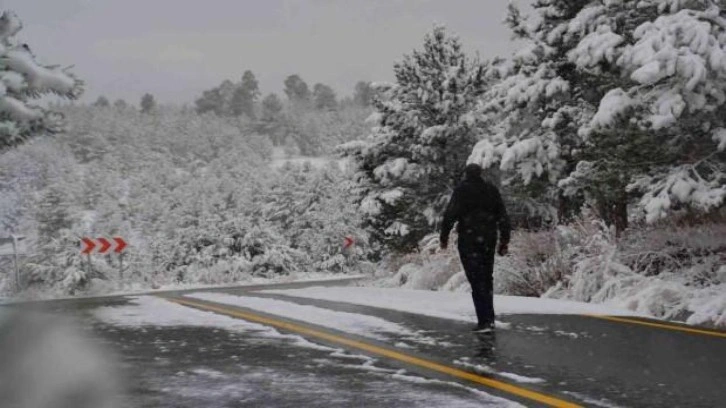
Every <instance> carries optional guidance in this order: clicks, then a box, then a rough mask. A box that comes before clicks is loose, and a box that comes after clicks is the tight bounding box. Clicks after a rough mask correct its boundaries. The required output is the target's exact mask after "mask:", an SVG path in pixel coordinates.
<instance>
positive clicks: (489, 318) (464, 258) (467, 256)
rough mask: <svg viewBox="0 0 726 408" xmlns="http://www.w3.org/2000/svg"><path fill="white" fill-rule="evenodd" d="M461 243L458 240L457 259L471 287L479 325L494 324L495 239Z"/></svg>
mask: <svg viewBox="0 0 726 408" xmlns="http://www.w3.org/2000/svg"><path fill="white" fill-rule="evenodd" d="M467 241H469V240H464V241H462V240H461V238H460V239H459V257H460V258H461V264H462V265H463V266H464V273H465V274H466V278H467V279H468V280H469V284H470V285H471V297H472V299H474V309H475V310H476V317H477V320H478V323H479V325H489V324H493V323H494V249H495V247H496V243H497V242H496V238H494V239H492V238H488V239H485V240H483V242H477V241H478V240H473V242H471V241H469V242H467Z"/></svg>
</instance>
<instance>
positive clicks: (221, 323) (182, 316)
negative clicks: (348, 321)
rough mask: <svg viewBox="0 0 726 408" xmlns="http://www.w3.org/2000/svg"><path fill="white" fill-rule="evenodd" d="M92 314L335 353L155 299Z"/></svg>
mask: <svg viewBox="0 0 726 408" xmlns="http://www.w3.org/2000/svg"><path fill="white" fill-rule="evenodd" d="M93 315H94V316H95V317H96V319H98V320H100V321H102V322H104V323H107V324H111V325H115V326H127V327H143V326H157V327H159V326H160V327H175V326H187V327H189V326H192V327H213V328H218V329H224V330H229V331H238V332H251V333H253V334H254V335H256V336H260V337H265V338H273V339H283V340H292V342H293V344H294V345H297V346H300V347H307V348H314V349H319V350H323V351H335V349H333V348H330V347H326V346H322V345H319V344H316V343H312V342H310V341H308V340H306V339H305V338H303V337H300V336H297V335H290V334H282V333H280V332H278V331H277V330H275V329H274V328H271V327H268V326H264V325H261V324H257V323H251V322H248V321H246V320H241V319H235V318H232V317H227V316H222V315H219V314H216V313H212V312H205V311H201V310H197V309H194V308H190V307H186V306H182V305H178V304H176V303H174V302H171V301H168V300H165V299H162V298H159V297H156V296H139V297H135V298H132V299H131V301H130V304H127V305H122V306H104V307H100V308H98V309H96V310H94V312H93Z"/></svg>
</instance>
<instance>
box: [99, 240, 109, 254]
mask: <svg viewBox="0 0 726 408" xmlns="http://www.w3.org/2000/svg"><path fill="white" fill-rule="evenodd" d="M96 241H98V242H99V243H100V244H101V248H99V249H98V253H100V254H105V253H106V251H108V249H109V248H111V243H110V242H108V240H107V239H106V238H97V239H96Z"/></svg>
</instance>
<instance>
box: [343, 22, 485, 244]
mask: <svg viewBox="0 0 726 408" xmlns="http://www.w3.org/2000/svg"><path fill="white" fill-rule="evenodd" d="M394 72H395V76H396V83H395V84H394V85H391V86H389V87H388V88H387V89H385V90H383V91H384V98H382V99H381V100H377V101H376V102H375V108H376V110H377V111H378V116H379V127H378V128H377V130H376V131H375V132H374V134H373V135H372V138H371V140H369V141H368V142H366V143H363V144H361V143H354V144H349V145H346V146H344V147H343V150H344V152H345V153H346V154H347V155H349V156H351V157H352V158H353V159H354V161H355V163H356V164H357V167H358V169H359V170H358V171H359V173H358V177H359V181H360V189H361V196H360V202H361V205H362V209H363V210H364V212H365V213H366V214H367V215H368V218H367V220H366V223H367V226H368V227H370V228H371V230H372V231H371V232H372V237H373V238H374V239H376V240H378V241H380V242H381V243H383V244H384V245H386V246H387V247H389V248H391V249H394V250H399V251H408V250H411V249H412V248H415V246H416V245H417V244H418V242H419V241H420V239H421V238H422V237H423V236H424V235H426V234H427V233H430V232H431V229H432V225H434V224H435V223H436V222H437V220H438V217H439V214H440V213H441V212H442V210H443V208H444V206H445V205H446V201H447V198H448V195H449V193H450V192H451V190H452V189H453V187H454V185H455V184H456V183H457V182H458V181H459V180H460V177H461V175H462V174H463V169H464V166H465V165H466V158H467V155H468V154H469V152H470V151H471V148H472V147H473V146H474V143H475V142H476V140H477V126H478V123H477V119H476V116H475V115H474V114H473V113H472V111H473V109H474V108H475V106H476V104H477V102H478V100H479V98H480V97H481V95H482V94H483V93H484V90H485V89H484V88H485V82H484V72H485V70H484V66H483V65H481V64H480V63H479V62H478V61H475V60H472V59H470V58H468V57H467V56H466V55H465V54H464V52H463V50H462V48H461V43H460V42H459V40H458V39H457V38H455V37H451V36H448V35H447V34H446V31H445V30H444V28H441V27H437V28H435V29H434V30H433V32H432V33H431V34H428V35H426V38H425V40H424V46H423V50H420V51H414V52H413V55H407V56H405V57H404V59H403V61H402V62H401V63H398V64H396V65H395V66H394Z"/></svg>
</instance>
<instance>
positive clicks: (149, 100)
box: [140, 93, 156, 113]
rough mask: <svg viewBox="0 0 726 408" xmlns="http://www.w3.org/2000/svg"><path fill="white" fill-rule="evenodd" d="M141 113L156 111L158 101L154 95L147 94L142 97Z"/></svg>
mask: <svg viewBox="0 0 726 408" xmlns="http://www.w3.org/2000/svg"><path fill="white" fill-rule="evenodd" d="M140 106H141V113H152V112H153V111H154V110H155V109H156V99H155V98H154V95H152V94H150V93H145V94H144V96H142V97H141V104H140Z"/></svg>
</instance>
